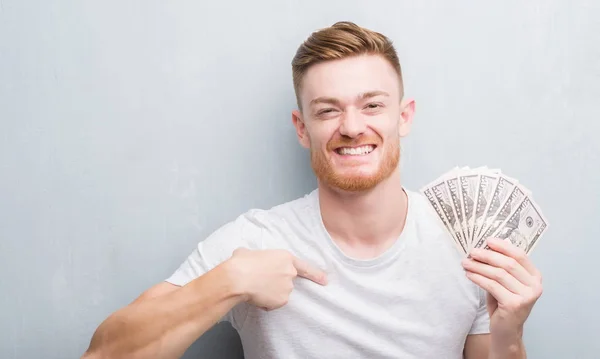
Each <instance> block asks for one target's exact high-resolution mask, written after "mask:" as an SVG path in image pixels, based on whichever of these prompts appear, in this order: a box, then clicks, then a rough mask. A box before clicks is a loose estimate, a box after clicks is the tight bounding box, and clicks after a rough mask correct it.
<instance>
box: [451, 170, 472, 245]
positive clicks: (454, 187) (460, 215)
mask: <svg viewBox="0 0 600 359" xmlns="http://www.w3.org/2000/svg"><path fill="white" fill-rule="evenodd" d="M446 186H447V187H448V190H449V191H450V199H451V200H452V207H453V208H454V213H456V220H457V222H458V227H459V228H460V231H461V234H462V238H463V239H464V241H465V245H466V247H465V249H468V242H467V239H466V238H467V229H466V228H467V227H466V226H465V218H464V209H463V206H462V200H461V198H460V188H459V182H458V178H456V177H451V178H448V179H447V180H446Z"/></svg>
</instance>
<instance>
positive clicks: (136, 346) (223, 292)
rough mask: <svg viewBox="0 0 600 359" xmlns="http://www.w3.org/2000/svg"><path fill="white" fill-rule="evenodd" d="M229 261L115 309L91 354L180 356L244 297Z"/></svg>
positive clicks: (94, 341)
mask: <svg viewBox="0 0 600 359" xmlns="http://www.w3.org/2000/svg"><path fill="white" fill-rule="evenodd" d="M242 300H243V299H242V296H241V295H240V293H238V292H236V290H235V288H234V286H233V284H232V280H230V275H229V273H228V271H227V268H226V264H224V265H221V266H218V267H216V268H215V269H213V270H212V271H210V272H208V273H206V274H205V275H203V276H201V277H199V278H197V279H195V280H194V281H192V282H190V283H189V284H188V285H186V286H184V287H182V288H180V289H178V290H175V291H173V292H171V293H168V294H165V295H163V296H159V297H156V298H152V299H148V300H144V301H141V302H139V303H133V304H131V305H129V306H127V307H125V308H123V309H121V310H119V311H117V312H115V313H114V314H113V315H111V316H110V317H109V318H107V319H106V320H105V321H104V322H103V323H102V324H101V325H100V327H99V328H98V329H97V331H96V333H95V334H94V336H93V337H92V341H91V344H90V349H89V350H88V353H87V354H86V356H84V357H89V358H94V359H95V358H111V359H113V358H115V359H116V358H132V359H143V358H153V359H154V358H161V359H171V358H179V357H181V356H182V355H183V353H184V352H185V350H187V348H188V347H189V346H190V345H191V344H192V343H193V342H194V341H195V340H196V339H197V338H198V337H200V336H201V335H202V334H204V333H205V332H206V331H207V330H209V329H210V328H211V327H212V326H213V325H214V324H215V323H216V322H217V321H218V320H219V319H220V318H221V317H222V316H224V315H225V314H226V313H227V312H228V311H229V310H231V308H233V307H234V306H235V305H236V304H238V303H240V302H241V301H242Z"/></svg>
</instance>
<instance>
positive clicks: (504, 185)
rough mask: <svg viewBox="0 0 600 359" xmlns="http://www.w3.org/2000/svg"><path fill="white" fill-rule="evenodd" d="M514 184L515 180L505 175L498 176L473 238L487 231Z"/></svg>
mask: <svg viewBox="0 0 600 359" xmlns="http://www.w3.org/2000/svg"><path fill="white" fill-rule="evenodd" d="M515 185H516V181H515V180H513V179H512V178H508V177H506V176H499V177H498V181H497V182H496V187H494V192H493V193H492V196H491V198H490V199H489V203H488V206H487V208H486V210H485V213H484V214H483V218H484V221H483V223H482V224H481V226H480V227H479V232H478V233H477V234H476V237H475V240H479V239H481V236H482V235H483V234H484V233H485V232H486V231H487V229H488V228H489V226H490V225H491V224H492V222H493V221H494V218H496V214H497V213H498V210H499V209H500V206H501V205H502V204H503V203H504V202H505V201H506V199H507V198H508V197H509V196H510V194H511V192H512V190H513V188H515Z"/></svg>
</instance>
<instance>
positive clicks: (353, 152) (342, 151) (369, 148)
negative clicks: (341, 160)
mask: <svg viewBox="0 0 600 359" xmlns="http://www.w3.org/2000/svg"><path fill="white" fill-rule="evenodd" d="M375 148H377V146H375V145H363V146H358V147H339V148H336V149H335V152H336V153H337V154H338V155H342V156H365V155H368V154H369V153H371V152H373V151H374V150H375Z"/></svg>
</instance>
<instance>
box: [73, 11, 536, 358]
mask: <svg viewBox="0 0 600 359" xmlns="http://www.w3.org/2000/svg"><path fill="white" fill-rule="evenodd" d="M292 68H293V80H294V87H295V90H296V96H297V102H298V110H296V111H293V113H292V120H293V124H294V126H295V128H296V131H297V134H298V139H299V142H300V144H301V145H302V146H304V147H306V148H307V149H309V150H310V157H311V163H312V167H313V169H314V172H315V174H316V176H317V179H318V188H317V189H316V190H314V191H313V192H311V193H309V194H307V195H306V196H304V197H302V198H299V199H297V200H294V201H291V202H288V203H284V204H281V205H279V206H276V207H274V208H271V209H268V210H250V211H248V212H246V213H244V214H243V215H241V216H239V217H238V218H237V219H235V220H234V221H232V222H230V223H228V224H226V225H224V226H223V227H221V228H219V229H218V230H217V231H215V232H214V233H212V234H211V235H210V236H209V237H208V238H207V239H205V240H204V241H201V242H200V243H199V244H198V246H197V248H196V249H195V250H194V251H193V252H192V253H191V255H190V256H189V257H188V258H187V260H186V261H185V262H184V263H183V264H182V265H181V267H180V268H179V269H178V270H177V271H176V272H175V273H174V274H173V275H172V276H171V277H170V278H168V279H167V280H166V281H165V282H163V283H160V284H157V285H156V286H154V287H152V288H150V289H149V290H147V291H146V292H145V293H143V294H142V295H141V296H140V297H139V298H138V299H136V300H135V301H134V302H133V303H131V304H130V305H128V306H126V307H125V308H123V309H121V310H119V311H117V312H116V313H114V314H112V315H111V316H110V317H109V318H108V319H107V320H105V321H104V322H103V323H102V324H101V325H100V327H99V328H98V329H97V331H96V333H95V334H94V336H93V338H92V341H91V344H90V347H89V349H88V351H87V352H86V354H85V355H84V357H86V358H178V357H180V356H181V355H182V354H183V353H184V352H185V350H186V349H187V348H188V347H189V346H190V345H191V344H192V343H193V342H194V341H195V340H196V339H197V338H198V337H200V336H201V335H202V334H203V333H205V332H206V331H207V330H208V329H210V328H211V327H212V326H213V325H214V324H215V323H217V322H218V321H220V320H227V321H229V322H231V324H232V325H233V327H234V328H236V329H237V331H238V332H239V334H240V337H241V340H242V344H243V347H244V353H245V357H246V358H247V359H255V358H285V359H288V358H371V359H373V358H419V359H424V358H432V359H433V358H435V359H439V358H462V357H463V356H464V357H465V358H467V359H483V358H494V359H500V358H503V359H504V358H506V359H508V358H525V356H526V354H525V349H524V347H523V342H522V334H523V325H524V323H525V320H526V319H527V317H528V315H529V313H530V311H531V309H532V307H533V305H534V303H535V301H536V300H537V299H538V298H539V296H540V295H541V291H542V289H541V275H540V273H539V271H538V270H537V269H536V268H535V267H534V266H533V265H532V264H531V262H530V261H529V260H528V258H527V257H526V256H525V255H524V253H523V252H522V251H520V250H518V249H517V248H516V247H514V246H512V245H511V244H510V243H508V242H503V241H494V240H493V239H490V240H489V243H488V244H489V246H490V247H491V249H490V250H473V251H472V252H471V255H472V257H471V258H464V259H462V262H461V256H460V255H459V254H458V252H457V251H456V249H455V247H454V244H453V243H452V240H451V239H450V238H449V237H448V236H449V235H448V234H447V233H446V232H445V231H444V229H443V228H442V227H441V226H440V225H439V224H438V222H437V221H436V217H435V214H434V213H433V212H432V211H431V210H430V208H429V207H428V205H427V204H426V203H425V200H424V199H423V198H422V197H421V196H420V195H419V194H418V193H415V192H412V191H410V190H407V189H405V188H404V187H403V186H402V184H401V178H400V173H399V170H398V163H399V158H400V138H401V137H404V136H406V135H407V134H408V133H409V130H410V126H411V123H412V119H413V114H414V109H415V103H414V101H413V100H410V99H407V98H405V97H404V94H403V84H402V73H401V70H400V64H399V61H398V57H397V55H396V51H395V49H394V47H393V46H392V44H391V42H390V41H389V40H388V39H387V38H386V37H385V36H383V35H381V34H379V33H376V32H373V31H370V30H367V29H364V28H361V27H359V26H357V25H355V24H353V23H349V22H341V23H337V24H334V25H333V26H332V27H330V28H326V29H323V30H320V31H318V32H315V33H313V34H312V35H311V36H310V37H309V38H308V39H307V40H306V42H305V43H303V44H302V45H301V46H300V48H299V49H298V52H297V53H296V56H295V58H294V59H293V62H292ZM461 263H462V265H461Z"/></svg>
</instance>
